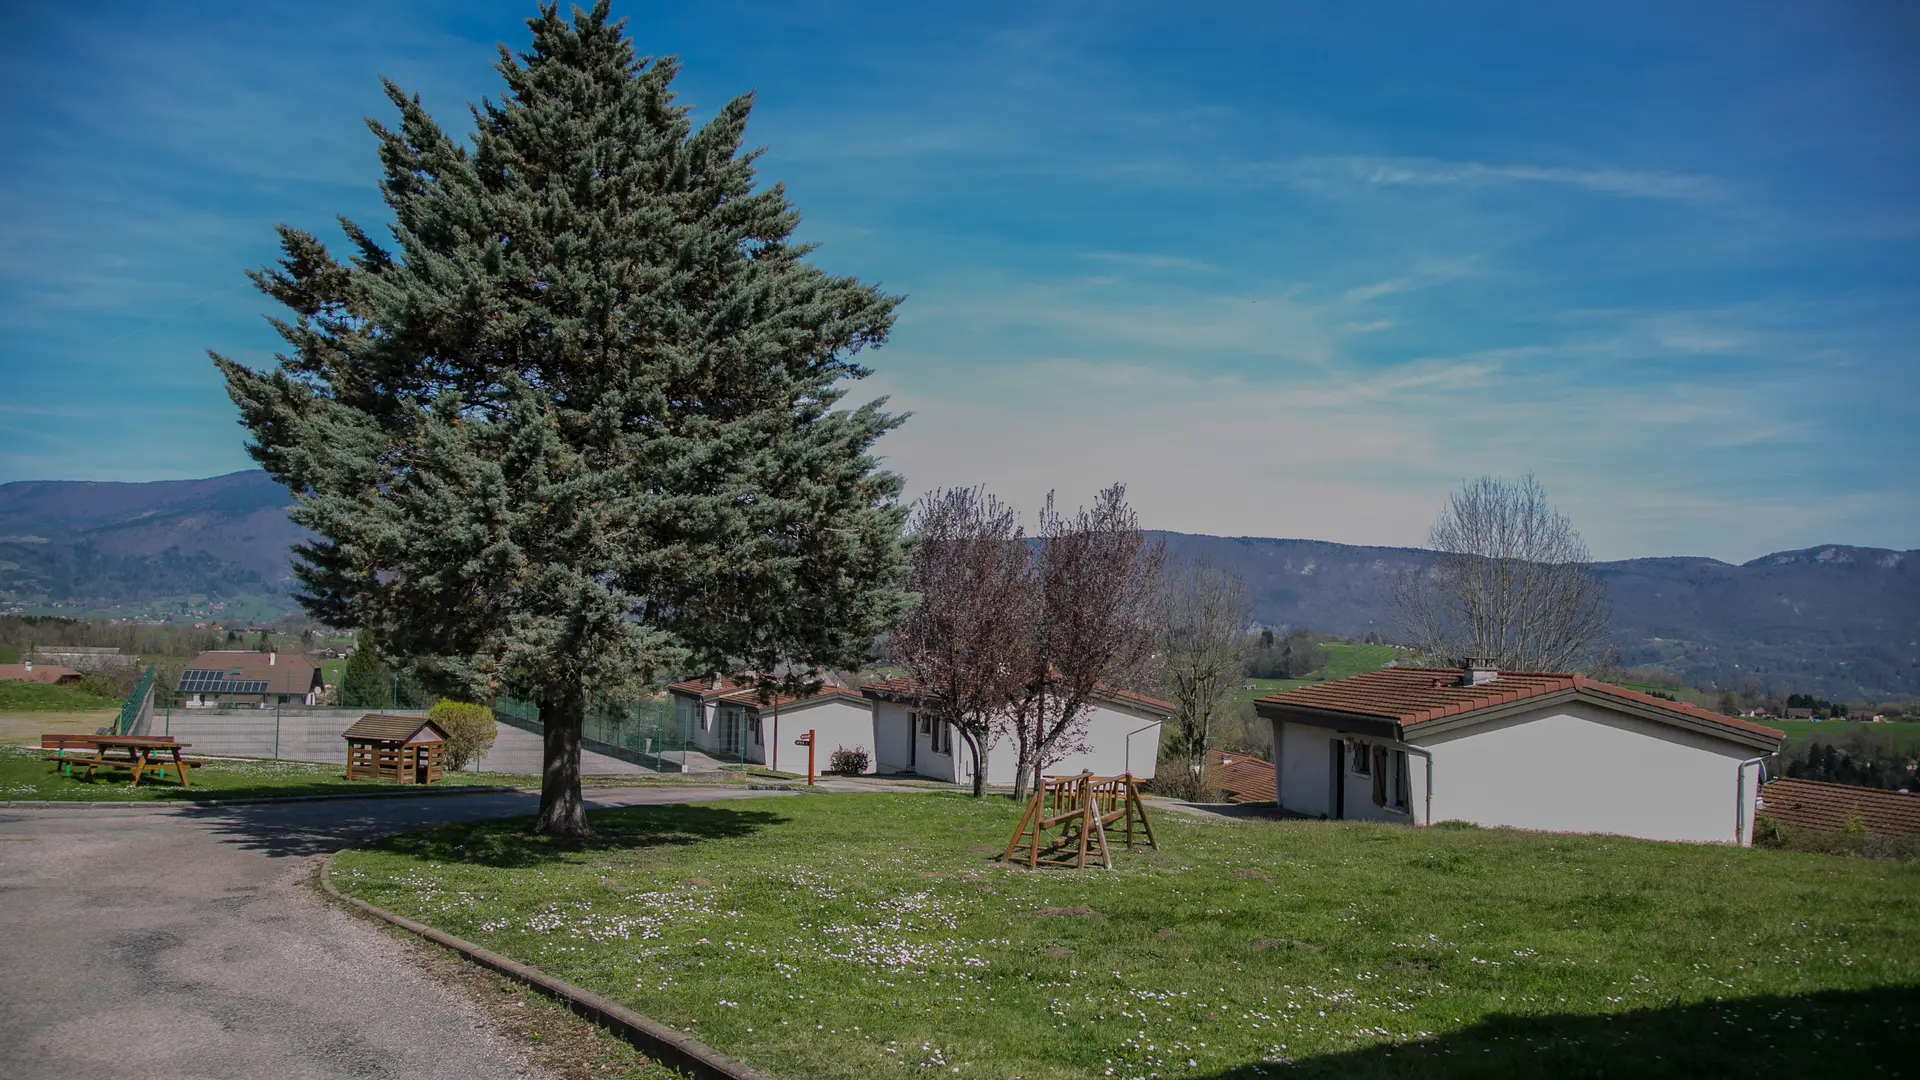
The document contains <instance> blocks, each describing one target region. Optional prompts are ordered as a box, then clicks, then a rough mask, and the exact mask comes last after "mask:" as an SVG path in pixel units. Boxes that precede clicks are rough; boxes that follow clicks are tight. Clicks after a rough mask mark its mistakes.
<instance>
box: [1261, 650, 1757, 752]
mask: <svg viewBox="0 0 1920 1080" xmlns="http://www.w3.org/2000/svg"><path fill="white" fill-rule="evenodd" d="M1464 674H1465V673H1464V672H1463V671H1461V670H1460V669H1459V668H1413V667H1391V668H1382V669H1380V670H1379V671H1371V672H1368V673H1366V674H1364V675H1355V676H1352V677H1350V678H1346V679H1339V680H1336V681H1334V682H1328V683H1319V684H1316V685H1314V686H1303V687H1300V688H1299V689H1297V690H1288V691H1286V692H1284V693H1279V694H1270V695H1268V696H1266V697H1263V698H1257V699H1255V704H1256V705H1270V706H1281V707H1290V708H1299V709H1311V710H1314V711H1316V712H1333V713H1350V714H1352V715H1354V716H1365V717H1376V718H1379V719H1383V720H1393V721H1398V722H1399V724H1400V725H1401V727H1403V728H1406V727H1413V726H1416V725H1418V724H1424V723H1428V722H1430V721H1434V720H1443V719H1446V718H1449V717H1455V716H1462V715H1465V714H1467V713H1473V712H1478V711H1480V710H1482V709H1491V708H1495V707H1497V706H1501V705H1508V704H1512V703H1514V702H1518V701H1525V700H1527V699H1529V698H1537V697H1545V696H1547V695H1549V694H1555V693H1560V692H1563V691H1573V692H1576V693H1580V694H1586V695H1591V696H1594V697H1597V698H1602V699H1612V700H1614V701H1618V702H1623V703H1628V704H1632V705H1637V706H1640V707H1641V708H1650V709H1655V710H1659V711H1661V712H1665V713H1669V714H1672V715H1674V716H1676V717H1684V718H1686V719H1687V720H1690V721H1693V722H1695V723H1702V724H1709V725H1714V726H1718V727H1723V728H1728V729H1731V730H1733V731H1738V732H1741V733H1742V734H1745V735H1748V736H1754V735H1758V736H1762V737H1765V738H1770V739H1773V740H1774V741H1776V742H1777V741H1780V740H1783V739H1785V738H1786V733H1785V732H1783V731H1777V730H1775V729H1773V728H1770V727H1764V726H1762V725H1760V724H1756V723H1753V722H1752V721H1749V720H1742V719H1740V718H1739V717H1737V716H1723V715H1721V714H1720V713H1716V712H1708V711H1707V710H1705V709H1702V708H1699V707H1698V706H1694V705H1689V704H1687V703H1686V702H1683V701H1668V700H1667V699H1665V698H1657V697H1654V696H1653V695H1651V694H1643V693H1641V692H1639V691H1638V690H1629V689H1627V688H1626V687H1624V686H1615V685H1613V684H1612V683H1606V682H1601V681H1599V680H1598V679H1590V678H1588V677H1586V676H1585V675H1578V674H1570V673H1562V672H1538V671H1502V672H1499V673H1498V674H1497V675H1496V676H1495V677H1494V678H1493V679H1491V680H1490V681H1488V682H1484V683H1481V684H1480V685H1478V686H1462V685H1460V679H1461V677H1462V676H1463V675H1464Z"/></svg>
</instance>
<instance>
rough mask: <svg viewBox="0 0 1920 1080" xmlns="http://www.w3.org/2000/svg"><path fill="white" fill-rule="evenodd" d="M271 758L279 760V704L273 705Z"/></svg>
mask: <svg viewBox="0 0 1920 1080" xmlns="http://www.w3.org/2000/svg"><path fill="white" fill-rule="evenodd" d="M273 760H275V761H279V760H280V706H278V705H275V706H274V707H273Z"/></svg>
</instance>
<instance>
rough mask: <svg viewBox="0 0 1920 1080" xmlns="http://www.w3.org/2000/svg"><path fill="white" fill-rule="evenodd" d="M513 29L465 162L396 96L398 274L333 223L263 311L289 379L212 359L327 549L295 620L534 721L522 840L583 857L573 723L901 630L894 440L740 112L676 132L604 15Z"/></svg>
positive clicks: (298, 257) (302, 243) (883, 302)
mask: <svg viewBox="0 0 1920 1080" xmlns="http://www.w3.org/2000/svg"><path fill="white" fill-rule="evenodd" d="M528 25H529V26H530V27H531V29H532V31H533V44H532V47H531V48H530V49H529V50H528V51H527V52H525V53H522V54H519V55H518V56H515V55H513V54H511V53H509V52H508V51H507V50H506V49H505V48H504V47H503V48H502V49H501V53H500V62H499V64H498V70H499V72H500V74H501V76H502V77H503V78H504V79H505V80H506V84H507V93H506V95H505V96H504V98H503V99H502V100H501V101H499V102H498V103H494V102H486V103H483V104H482V105H481V106H480V107H479V108H477V109H475V110H474V113H473V115H474V119H475V122H476V131H475V134H474V136H473V140H472V145H471V147H470V148H469V147H464V146H461V145H458V144H457V143H456V142H455V140H454V139H452V138H450V137H449V136H448V135H447V134H446V133H445V132H443V131H442V130H441V129H440V128H439V127H438V126H437V125H436V124H435V123H434V121H433V120H432V119H431V118H430V117H429V116H428V115H427V113H426V111H425V110H424V109H423V108H422V107H421V104H420V102H419V100H418V99H417V98H413V97H408V96H407V95H405V94H404V93H402V92H401V91H400V90H399V89H398V88H397V87H395V86H393V85H392V84H391V83H389V84H388V85H387V91H388V96H389V97H390V98H391V99H392V101H393V103H394V105H395V106H397V107H398V109H399V114H400V119H399V125H398V128H397V129H396V130H388V129H387V128H385V127H383V126H382V125H380V124H377V123H373V124H371V126H372V127H373V130H374V132H375V133H376V134H377V135H378V136H379V139H380V153H381V159H382V162H383V163H384V166H385V178H384V180H383V182H382V191H383V193H384V195H385V198H386V201H387V204H388V206H389V207H390V208H391V210H392V212H393V215H394V219H395V224H394V227H393V236H394V239H395V242H396V247H397V250H394V251H389V250H386V249H385V248H383V247H382V246H380V245H379V244H377V243H376V242H375V241H374V240H373V239H372V238H370V237H369V235H368V234H367V233H366V232H365V231H364V230H363V229H361V228H360V227H358V226H356V225H355V224H353V223H351V222H346V221H343V222H342V225H343V227H344V228H345V231H346V234H347V236H348V238H349V240H350V241H351V243H352V246H353V248H354V255H353V257H352V258H351V260H349V261H347V262H342V261H339V260H336V259H335V258H334V257H333V256H332V255H331V254H329V253H328V251H327V250H326V249H325V248H324V247H323V246H322V244H321V243H320V242H319V241H318V240H316V239H315V238H314V237H313V236H311V235H309V234H307V233H304V232H300V231H298V230H295V229H292V228H288V227H284V226H283V227H282V228H281V229H280V235H281V241H282V246H283V248H284V258H283V259H282V260H281V262H280V264H279V266H278V267H277V268H274V269H270V270H266V271H261V272H258V273H256V274H255V275H254V279H255V281H256V283H257V284H258V285H259V286H260V287H261V289H263V290H264V291H265V292H267V293H268V294H269V295H271V296H273V297H274V298H275V299H277V300H279V301H280V302H282V303H284V304H285V305H286V306H287V307H288V308H290V309H291V310H292V312H293V315H294V317H293V318H292V319H291V320H289V321H286V322H281V323H277V324H276V325H277V326H278V328H279V330H280V332H281V333H282V335H283V336H284V337H285V338H286V340H287V342H288V343H289V344H290V345H291V346H292V351H291V353H290V354H289V355H284V356H282V357H280V362H279V366H278V368H277V370H274V371H271V372H267V373H260V372H256V371H253V370H251V369H249V368H247V367H244V366H241V365H239V364H236V363H234V362H232V361H230V360H227V359H224V358H221V357H219V356H217V355H216V356H215V357H214V359H215V362H216V363H217V364H218V365H219V367H220V369H221V371H222V372H223V373H224V374H225V376H226V379H227V386H228V391H229V393H230V394H231V396H232V397H233V399H234V401H235V402H236V403H237V404H238V405H239V407H240V412H241V416H242V421H243V423H244V424H245V425H246V426H247V427H248V429H249V430H250V431H251V433H252V435H253V443H252V444H251V452H252V453H253V455H254V457H255V459H256V460H258V461H259V462H260V463H261V465H262V466H263V467H265V468H266V469H267V471H268V472H270V473H271V474H272V475H273V476H275V477H276V478H278V479H279V480H280V481H282V482H283V483H285V484H286V485H287V486H288V487H289V488H290V489H291V490H292V492H293V493H294V496H295V502H296V505H295V508H294V511H293V517H294V520H295V521H297V522H299V523H300V524H302V525H304V526H306V527H308V528H310V529H312V530H313V531H314V532H315V533H317V534H318V536H319V538H318V539H317V540H315V541H314V542H313V543H310V544H306V545H303V546H301V547H299V548H298V549H296V550H297V554H298V556H299V565H297V567H296V572H297V573H298V574H299V577H300V580H301V582H302V584H303V586H304V595H303V596H302V598H301V599H302V603H303V604H304V606H305V607H306V608H307V610H308V611H310V612H311V613H312V614H313V615H315V616H316V617H318V618H320V619H322V620H324V621H326V622H328V623H331V624H333V625H336V626H362V627H366V628H368V629H369V630H370V631H371V632H372V633H373V634H374V636H375V637H376V638H377V639H378V640H379V642H380V644H381V646H382V651H383V652H386V653H389V654H391V655H400V656H406V657H409V658H410V659H412V660H413V661H414V662H415V663H418V664H420V665H421V666H422V667H424V668H425V669H426V670H428V671H431V672H434V673H435V674H436V676H437V678H438V679H439V681H440V682H441V683H442V684H443V685H442V686H441V687H440V688H441V689H444V690H449V691H452V690H456V689H457V690H459V691H461V692H462V693H463V694H464V695H466V696H467V700H487V699H489V698H491V697H492V696H494V695H496V694H502V693H505V694H510V695H513V696H516V697H522V698H526V699H530V700H532V701H533V702H534V703H536V704H537V705H538V707H539V709H540V715H541V718H542V720H543V721H544V722H545V727H546V754H545V775H544V778H543V784H542V794H541V805H540V818H539V823H538V827H539V828H541V829H542V830H545V831H548V832H554V833H568V834H571V833H580V832H584V831H585V828H586V826H585V822H584V819H583V818H582V816H581V803H580V785H579V752H580V730H581V722H582V719H583V717H584V715H585V712H586V710H587V709H588V708H589V707H590V706H591V705H592V704H593V703H594V702H596V701H599V700H603V699H610V698H618V697H620V696H622V695H623V694H627V693H630V692H632V691H633V690H634V689H635V688H637V686H638V685H639V684H641V683H643V682H645V681H647V680H651V679H653V678H655V677H657V676H658V675H660V674H663V673H666V672H668V671H669V670H672V669H674V668H675V667H676V666H678V667H680V668H683V669H687V670H701V671H726V672H734V673H740V672H748V671H774V670H779V671H781V672H785V673H790V674H787V675H785V676H784V677H785V678H788V679H791V680H804V679H806V678H807V676H808V673H809V672H811V671H813V670H814V669H817V668H820V667H825V666H830V665H846V664H853V663H856V662H857V661H858V660H859V659H860V657H861V655H862V654H863V651H864V650H865V649H866V648H867V646H868V645H869V643H870V642H871V641H872V640H873V638H874V636H875V634H876V633H877V632H878V631H880V630H882V629H884V628H885V627H886V626H887V625H889V624H890V623H891V622H893V621H894V620H896V619H897V618H898V617H899V615H900V614H901V613H902V612H903V611H904V609H905V607H906V603H907V598H906V596H905V594H904V593H902V592H901V591H900V590H899V589H898V587H897V584H896V583H897V582H898V581H899V580H900V577H901V575H902V573H903V572H904V569H905V553H904V550H903V543H902V540H901V526H902V520H903V517H904V509H903V508H902V507H901V506H900V505H899V501H898V494H899V489H900V481H899V478H898V477H896V476H894V475H892V474H890V473H887V472H884V471H882V470H881V469H880V468H879V467H878V465H877V463H876V461H875V459H874V458H873V456H872V454H871V448H872V446H873V443H874V441H875V440H876V439H878V438H879V437H880V436H881V435H882V434H883V433H885V432H886V431H888V430H889V429H891V428H892V427H894V426H895V425H896V424H897V423H898V422H899V420H898V418H896V417H893V416H890V415H889V414H887V413H886V412H884V411H883V410H882V408H881V406H880V405H879V404H874V405H867V406H863V407H860V408H857V409H851V410H847V409H839V408H836V407H835V406H836V404H837V403H838V402H839V401H840V399H841V397H842V395H843V393H844V391H843V390H842V389H840V383H841V380H844V379H856V378H860V377H863V376H864V375H865V374H867V372H866V370H865V369H864V368H863V367H861V366H859V365H858V364H856V363H855V362H854V360H853V357H854V355H855V354H856V353H857V352H858V351H859V350H860V349H861V348H863V347H865V346H868V345H875V344H878V343H880V342H882V341H883V340H884V339H885V337H886V334H887V331H888V329H889V328H890V326H891V323H892V318H893V308H894V306H895V304H896V303H897V302H898V301H897V299H896V298H894V297H890V296H887V295H884V294H882V293H881V292H880V291H878V290H877V289H875V288H874V287H872V286H869V285H865V284H862V283H861V282H859V281H857V280H855V279H852V278H845V277H831V276H828V275H826V274H824V273H822V272H821V271H819V270H818V269H816V268H814V267H813V266H811V265H809V264H808V263H807V262H806V261H805V256H806V255H807V253H808V251H809V249H808V248H807V247H805V246H802V245H796V244H794V243H791V242H790V237H791V235H792V232H793V229H794V226H795V224H796V223H797V220H798V216H797V214H796V213H795V211H794V210H793V208H792V207H791V206H790V205H789V204H788V203H787V201H786V198H785V196H784V193H783V191H782V189H781V187H780V186H779V185H774V186H772V187H769V188H765V189H763V190H760V191H755V190H754V186H753V185H754V168H753V161H754V158H755V157H756V156H757V155H756V153H742V152H741V138H742V135H743V133H744V130H745V125H746V121H747V114H748V111H749V109H750V107H751V104H752V99H751V96H750V95H749V96H742V97H739V98H735V99H734V100H732V101H730V102H728V103H727V104H726V106H725V107H723V108H722V109H720V110H719V112H718V114H717V115H716V116H714V118H713V119H712V120H711V121H709V122H708V123H706V124H705V125H704V126H701V127H700V128H698V129H697V130H696V129H695V128H694V127H693V125H692V124H691V123H690V122H689V120H688V117H687V110H686V109H685V108H684V107H683V106H680V105H677V104H676V103H675V101H674V96H673V94H672V92H671V84H672V82H673V78H674V75H675V72H676V71H677V69H678V65H677V63H676V62H675V61H673V60H671V59H648V58H637V57H636V56H635V54H634V52H633V49H632V46H631V45H630V44H629V42H628V41H627V40H626V39H625V37H624V34H623V24H622V23H619V22H613V21H610V20H609V18H608V12H607V4H606V3H605V2H604V0H602V2H601V3H599V4H598V5H596V7H595V8H594V10H593V11H591V12H585V13H582V12H576V13H575V14H574V16H573V18H572V19H571V21H569V20H567V19H563V18H561V17H560V16H559V14H558V11H557V9H556V8H555V7H553V6H546V5H543V6H542V8H541V10H540V13H539V15H538V17H536V18H533V19H530V20H529V21H528ZM473 695H480V696H473Z"/></svg>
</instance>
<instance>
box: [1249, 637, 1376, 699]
mask: <svg viewBox="0 0 1920 1080" xmlns="http://www.w3.org/2000/svg"><path fill="white" fill-rule="evenodd" d="M1322 648H1324V649H1325V650H1326V652H1327V662H1326V663H1325V664H1324V665H1323V666H1322V667H1321V668H1320V670H1319V671H1316V672H1314V673H1313V674H1311V675H1309V676H1308V677H1307V678H1304V679H1242V680H1241V682H1240V685H1239V687H1238V688H1237V689H1235V691H1234V694H1233V700H1234V702H1235V704H1236V706H1238V705H1245V704H1249V703H1251V702H1252V701H1253V700H1254V699H1255V698H1262V697H1266V696H1267V695H1268V694H1278V693H1281V692H1283V691H1287V690H1297V689H1299V688H1300V687H1302V686H1312V685H1313V684H1314V683H1321V682H1328V681H1331V680H1333V679H1344V678H1347V677H1348V676H1350V675H1363V674H1365V673H1367V672H1369V671H1378V670H1380V669H1381V668H1383V667H1385V666H1387V662H1388V661H1390V660H1393V659H1395V658H1396V657H1399V656H1401V655H1403V654H1402V653H1401V652H1400V650H1398V649H1396V648H1394V647H1393V646H1391V645H1361V644H1357V643H1355V642H1350V641H1333V642H1328V643H1327V644H1326V645H1323V646H1322Z"/></svg>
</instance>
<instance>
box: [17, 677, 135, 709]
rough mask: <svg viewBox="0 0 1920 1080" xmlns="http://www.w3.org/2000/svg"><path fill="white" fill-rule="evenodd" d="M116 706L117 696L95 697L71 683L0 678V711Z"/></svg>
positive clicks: (117, 704) (107, 707) (105, 707)
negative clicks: (51, 683)
mask: <svg viewBox="0 0 1920 1080" xmlns="http://www.w3.org/2000/svg"><path fill="white" fill-rule="evenodd" d="M119 705H120V701H119V699H117V698H104V697H96V696H95V695H93V694H87V693H82V692H81V691H79V690H75V689H74V688H73V687H71V686H47V685H45V684H42V683H30V682H22V681H20V680H19V679H0V713H21V712H89V711H92V710H94V709H111V708H117V707H118V706H119Z"/></svg>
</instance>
